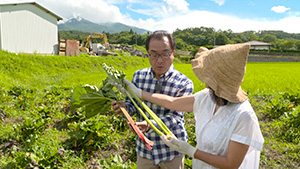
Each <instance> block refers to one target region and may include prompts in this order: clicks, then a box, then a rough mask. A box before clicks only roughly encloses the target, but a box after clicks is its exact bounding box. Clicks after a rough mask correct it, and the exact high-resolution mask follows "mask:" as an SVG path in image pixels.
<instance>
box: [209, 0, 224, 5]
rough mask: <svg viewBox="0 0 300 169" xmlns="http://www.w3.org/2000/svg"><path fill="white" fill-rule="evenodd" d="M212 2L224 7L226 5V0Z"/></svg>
mask: <svg viewBox="0 0 300 169" xmlns="http://www.w3.org/2000/svg"><path fill="white" fill-rule="evenodd" d="M211 1H213V2H215V3H217V4H218V5H220V6H222V5H224V3H225V0H211Z"/></svg>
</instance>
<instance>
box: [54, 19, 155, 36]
mask: <svg viewBox="0 0 300 169" xmlns="http://www.w3.org/2000/svg"><path fill="white" fill-rule="evenodd" d="M131 29H132V30H133V31H134V32H136V33H138V34H145V33H147V32H150V31H148V30H146V29H141V28H137V27H134V26H128V25H125V24H122V23H118V22H116V23H103V24H97V23H93V22H91V21H88V20H86V19H84V18H82V17H77V18H71V19H68V20H67V21H66V22H64V23H59V24H58V30H59V31H65V30H77V31H83V32H97V33H102V32H107V33H119V32H121V31H130V30H131Z"/></svg>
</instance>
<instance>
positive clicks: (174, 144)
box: [160, 135, 197, 158]
mask: <svg viewBox="0 0 300 169" xmlns="http://www.w3.org/2000/svg"><path fill="white" fill-rule="evenodd" d="M160 138H161V139H162V140H163V142H164V143H165V144H166V145H167V146H169V147H170V148H171V149H173V150H175V151H178V152H180V153H183V154H187V155H188V156H190V157H192V158H194V154H195V152H196V151H197V148H196V147H193V146H191V145H190V144H189V143H187V142H185V141H182V140H178V139H177V138H176V137H171V138H170V140H168V139H167V137H166V136H165V135H162V136H160Z"/></svg>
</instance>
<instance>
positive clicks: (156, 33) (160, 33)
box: [145, 30, 176, 51]
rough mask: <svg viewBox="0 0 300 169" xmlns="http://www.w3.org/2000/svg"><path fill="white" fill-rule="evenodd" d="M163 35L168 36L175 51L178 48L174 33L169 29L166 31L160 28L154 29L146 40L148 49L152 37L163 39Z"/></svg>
mask: <svg viewBox="0 0 300 169" xmlns="http://www.w3.org/2000/svg"><path fill="white" fill-rule="evenodd" d="M163 37H167V38H168V39H169V43H170V46H171V49H172V51H174V50H175V49H176V43H175V39H174V37H173V35H172V34H170V33H169V32H167V31H164V30H158V31H154V32H152V33H150V35H149V36H148V37H147V39H146V42H145V46H146V50H147V51H148V49H149V43H150V40H151V39H152V38H153V39H158V40H162V39H163Z"/></svg>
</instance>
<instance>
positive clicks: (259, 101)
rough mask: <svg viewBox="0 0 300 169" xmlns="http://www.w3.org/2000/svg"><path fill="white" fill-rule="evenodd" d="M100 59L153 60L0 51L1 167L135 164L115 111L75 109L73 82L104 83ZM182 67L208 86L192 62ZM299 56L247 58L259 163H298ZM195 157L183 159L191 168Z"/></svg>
mask: <svg viewBox="0 0 300 169" xmlns="http://www.w3.org/2000/svg"><path fill="white" fill-rule="evenodd" d="M102 63H107V64H109V65H113V66H114V67H115V68H117V69H118V70H122V71H124V72H125V74H126V75H127V79H128V80H130V79H131V77H132V75H133V73H134V71H136V70H137V69H141V68H145V67H149V62H148V59H147V58H140V57H132V56H127V55H126V54H120V55H119V56H117V57H114V56H107V57H83V56H80V57H64V56H40V55H25V54H19V55H15V54H11V53H8V52H3V51H0V131H1V132H0V168H25V167H26V166H31V167H32V166H36V167H39V168H88V167H92V166H102V167H103V168H135V167H136V165H135V161H136V152H135V149H134V146H133V145H134V140H135V135H134V134H132V133H131V132H129V130H128V129H127V126H126V120H125V119H124V118H121V117H119V116H116V115H115V114H114V112H112V111H111V110H107V112H101V113H100V114H99V116H96V117H94V118H91V119H86V118H85V109H84V108H83V109H79V110H75V111H71V110H70V101H71V95H72V89H74V88H75V87H76V86H78V85H84V84H90V85H96V86H98V87H101V83H102V80H103V79H105V78H106V74H105V72H104V70H103V69H102V67H101V64H102ZM174 66H175V68H176V69H177V70H179V71H181V72H182V73H183V74H185V75H186V76H188V77H189V78H190V79H191V80H192V81H193V82H194V87H195V92H196V91H199V90H201V89H203V88H204V84H203V83H202V82H200V81H199V80H198V79H197V77H196V76H195V75H194V73H193V71H192V67H191V65H190V64H185V63H180V62H179V61H175V63H174ZM299 74H300V63H298V62H291V63H248V64H247V70H246V74H245V78H244V82H243V84H242V88H243V89H244V90H245V91H246V92H247V93H248V96H249V99H250V102H251V104H252V105H253V107H254V109H255V111H256V113H257V116H258V118H259V121H260V125H261V128H262V132H263V135H264V138H265V144H264V150H263V151H262V155H261V162H260V163H261V164H260V168H297V167H298V166H299V165H300V162H299V161H300V145H299V144H300V132H299V128H300V126H299V124H300V108H299V107H300V106H299V104H300V94H299V93H300V92H299V91H300V90H299V89H300V78H299ZM186 121H187V123H186V127H187V129H188V135H189V142H190V143H191V144H195V135H194V120H193V113H186ZM190 166H191V159H190V158H188V157H187V158H186V168H190Z"/></svg>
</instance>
